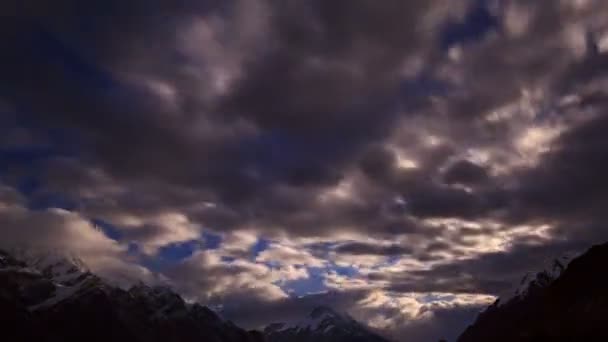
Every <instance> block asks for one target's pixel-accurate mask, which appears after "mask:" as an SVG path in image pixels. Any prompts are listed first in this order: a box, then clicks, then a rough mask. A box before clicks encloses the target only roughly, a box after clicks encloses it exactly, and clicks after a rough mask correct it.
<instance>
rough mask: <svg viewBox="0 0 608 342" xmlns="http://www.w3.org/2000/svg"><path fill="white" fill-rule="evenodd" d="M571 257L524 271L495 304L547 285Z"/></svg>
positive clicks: (557, 275) (554, 260) (520, 296)
mask: <svg viewBox="0 0 608 342" xmlns="http://www.w3.org/2000/svg"><path fill="white" fill-rule="evenodd" d="M572 259H573V257H572V256H568V255H565V256H562V257H559V258H557V259H553V260H552V261H551V262H549V263H546V265H545V267H544V268H543V269H542V270H541V271H538V272H528V273H526V274H525V275H524V277H523V278H522V279H521V281H520V283H519V284H517V286H516V287H515V288H513V289H511V290H509V291H507V292H506V293H505V294H504V295H501V296H499V300H498V303H497V305H498V306H501V305H505V304H507V303H509V302H511V301H513V300H519V299H522V298H524V297H526V296H527V295H529V294H530V293H531V292H533V291H535V290H536V289H539V288H544V287H547V286H549V285H550V284H551V283H553V282H554V281H555V280H556V279H557V278H559V277H560V276H561V275H562V273H563V272H564V270H565V269H566V267H567V266H568V263H569V262H570V260H572Z"/></svg>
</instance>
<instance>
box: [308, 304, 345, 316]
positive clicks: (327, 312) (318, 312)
mask: <svg viewBox="0 0 608 342" xmlns="http://www.w3.org/2000/svg"><path fill="white" fill-rule="evenodd" d="M308 316H309V317H311V318H318V317H321V316H326V317H340V316H341V315H340V314H338V313H337V312H336V311H334V310H333V309H332V308H330V307H328V306H323V305H321V306H317V307H315V308H314V309H312V311H311V312H310V314H309V315H308Z"/></svg>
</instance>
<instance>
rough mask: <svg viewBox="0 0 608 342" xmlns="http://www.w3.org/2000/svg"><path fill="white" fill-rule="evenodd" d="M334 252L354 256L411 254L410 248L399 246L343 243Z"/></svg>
mask: <svg viewBox="0 0 608 342" xmlns="http://www.w3.org/2000/svg"><path fill="white" fill-rule="evenodd" d="M334 251H336V252H337V253H344V254H354V255H387V256H391V255H405V254H409V253H411V252H412V249H411V248H408V247H405V246H399V245H388V246H380V245H376V244H366V243H361V242H351V243H345V244H341V245H339V246H337V247H336V248H335V249H334Z"/></svg>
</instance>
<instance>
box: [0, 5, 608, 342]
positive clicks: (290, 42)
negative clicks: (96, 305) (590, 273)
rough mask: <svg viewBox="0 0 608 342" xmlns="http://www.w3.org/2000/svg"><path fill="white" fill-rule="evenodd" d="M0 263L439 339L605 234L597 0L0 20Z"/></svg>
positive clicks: (603, 73)
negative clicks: (76, 263)
mask: <svg viewBox="0 0 608 342" xmlns="http://www.w3.org/2000/svg"><path fill="white" fill-rule="evenodd" d="M0 12H2V13H3V20H2V23H0V44H1V45H2V46H1V47H0V51H2V53H0V80H1V82H0V246H2V247H4V248H10V247H11V246H23V245H26V246H28V247H31V248H40V249H54V250H63V251H69V252H72V253H76V254H78V255H80V256H81V257H82V258H83V259H84V260H85V261H86V262H87V264H88V265H89V266H90V267H91V269H92V270H93V271H94V272H96V273H98V274H100V275H102V276H104V277H106V278H107V279H109V280H111V281H112V282H115V283H116V284H120V285H121V286H128V285H129V284H132V283H134V282H137V281H140V280H141V281H146V282H150V283H155V284H165V285H169V286H171V287H172V288H174V289H175V290H176V291H178V292H179V293H181V294H182V295H183V296H184V297H185V298H188V299H189V300H196V301H199V302H201V303H203V304H206V305H209V306H211V307H213V308H215V309H216V310H219V311H220V312H221V313H222V315H223V316H224V317H226V318H228V319H231V320H234V321H235V322H236V323H238V324H240V325H242V326H246V327H262V326H264V325H265V324H267V323H270V322H276V321H281V320H285V319H293V318H295V317H298V316H299V315H303V314H305V313H307V312H308V311H309V310H310V309H311V308H312V307H314V306H316V305H319V304H325V305H330V306H332V307H334V308H336V309H337V310H340V311H345V312H349V313H350V314H351V315H352V316H353V317H355V318H357V319H358V320H360V321H361V322H364V323H365V324H367V325H369V326H371V327H372V328H374V329H377V330H378V331H381V332H382V333H383V334H385V335H387V336H390V337H392V338H394V339H395V340H397V341H413V342H416V341H429V340H439V339H440V338H448V339H454V337H455V336H457V335H458V334H459V333H460V332H461V331H462V330H463V329H464V328H465V327H466V325H467V324H469V323H471V322H472V320H473V319H474V318H475V316H476V315H477V313H478V312H479V311H480V310H482V309H483V308H484V307H485V306H487V305H488V304H490V303H492V302H493V301H494V300H495V298H496V296H500V295H501V294H505V293H508V292H509V291H510V289H512V288H513V286H514V285H515V284H517V283H518V282H519V280H520V279H521V277H523V275H525V274H526V272H530V271H534V270H537V269H540V268H542V267H543V265H544V264H545V263H547V262H548V261H549V260H551V259H552V258H554V257H558V256H562V255H568V254H573V253H578V252H580V251H583V250H584V249H586V248H588V247H589V246H590V245H592V244H595V243H600V242H604V241H606V240H608V232H607V231H606V229H605V226H604V222H605V221H606V218H607V217H606V216H608V212H607V211H606V210H605V206H606V203H608V180H607V179H606V175H607V174H608V142H607V140H606V139H605V137H604V136H605V132H606V131H608V113H606V109H608V94H607V93H606V90H605V89H607V87H606V85H608V54H607V50H608V21H607V20H606V18H607V16H608V3H607V2H606V1H602V0H538V1H527V0H407V1H405V0H383V1H376V0H332V1H326V0H309V1H298V0H283V1H279V0H223V1H220V0H208V1H205V0H171V1H169V0H166V1H164V0H145V1H144V0H129V1H125V0H105V1H97V0H92V1H76V0H57V1H44V0H8V1H2V3H1V4H0Z"/></svg>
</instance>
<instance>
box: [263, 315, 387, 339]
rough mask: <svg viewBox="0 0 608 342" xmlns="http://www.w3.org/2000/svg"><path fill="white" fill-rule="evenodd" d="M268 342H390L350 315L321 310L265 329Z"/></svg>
mask: <svg viewBox="0 0 608 342" xmlns="http://www.w3.org/2000/svg"><path fill="white" fill-rule="evenodd" d="M264 334H265V335H266V339H267V340H268V342H309V341H310V342H312V341H314V342H325V341H328V342H329V341H332V342H346V341H349V342H387V340H386V339H384V338H382V337H380V336H378V335H376V334H374V333H372V332H370V331H369V330H367V329H366V328H365V327H364V326H363V325H362V324H360V323H359V322H357V321H355V320H354V319H352V318H351V317H350V316H348V315H345V314H344V315H341V314H338V313H336V312H335V311H333V310H332V309H330V308H328V307H317V308H315V309H314V310H313V311H312V312H311V313H310V314H309V315H308V316H307V317H305V318H304V319H302V320H300V321H298V322H293V323H274V324H271V325H269V326H267V327H266V329H264Z"/></svg>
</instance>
